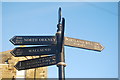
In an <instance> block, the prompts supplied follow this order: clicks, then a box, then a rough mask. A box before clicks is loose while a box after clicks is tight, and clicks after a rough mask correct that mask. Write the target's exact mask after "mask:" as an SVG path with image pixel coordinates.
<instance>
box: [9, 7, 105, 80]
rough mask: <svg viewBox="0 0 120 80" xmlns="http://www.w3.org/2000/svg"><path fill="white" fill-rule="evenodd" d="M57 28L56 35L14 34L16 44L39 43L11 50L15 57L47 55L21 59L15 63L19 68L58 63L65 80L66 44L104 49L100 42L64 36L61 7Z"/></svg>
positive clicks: (90, 48)
mask: <svg viewBox="0 0 120 80" xmlns="http://www.w3.org/2000/svg"><path fill="white" fill-rule="evenodd" d="M57 28H58V29H57V33H56V35H55V36H14V37H13V38H11V39H10V42H11V43H13V44H14V45H39V46H33V47H17V48H15V49H14V50H12V51H11V54H12V55H13V56H15V57H22V56H41V55H47V57H40V58H35V59H29V60H24V61H19V62H18V63H17V64H16V65H15V67H16V69H17V70H26V69H31V68H37V67H44V66H51V65H57V67H58V71H59V80H65V66H66V64H65V55H64V46H70V47H77V48H82V49H88V50H94V51H102V50H103V49H104V47H103V46H102V45H101V44H100V43H98V42H92V41H86V40H80V39H75V38H70V37H64V29H65V19H64V18H62V17H61V8H59V11H58V24H57Z"/></svg>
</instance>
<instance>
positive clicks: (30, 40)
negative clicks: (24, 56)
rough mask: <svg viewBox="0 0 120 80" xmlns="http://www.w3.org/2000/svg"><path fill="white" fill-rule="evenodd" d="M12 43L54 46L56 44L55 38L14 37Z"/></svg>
mask: <svg viewBox="0 0 120 80" xmlns="http://www.w3.org/2000/svg"><path fill="white" fill-rule="evenodd" d="M10 42H11V43H13V44H14V45H52V44H55V43H56V42H55V37H54V36H14V37H13V38H11V39H10Z"/></svg>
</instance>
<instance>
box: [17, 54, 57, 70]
mask: <svg viewBox="0 0 120 80" xmlns="http://www.w3.org/2000/svg"><path fill="white" fill-rule="evenodd" d="M55 64H57V60H56V56H55V55H54V56H47V57H40V58H35V59H29V60H24V61H19V62H18V63H17V64H16V65H15V68H16V69H17V70H26V69H32V68H37V67H45V66H51V65H55Z"/></svg>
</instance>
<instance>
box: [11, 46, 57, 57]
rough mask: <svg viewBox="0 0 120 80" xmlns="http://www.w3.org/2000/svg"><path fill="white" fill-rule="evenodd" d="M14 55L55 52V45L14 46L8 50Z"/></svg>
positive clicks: (37, 54) (35, 54) (36, 54)
mask: <svg viewBox="0 0 120 80" xmlns="http://www.w3.org/2000/svg"><path fill="white" fill-rule="evenodd" d="M10 53H11V54H12V55H13V56H15V57H22V56H39V55H50V54H55V53H56V47H55V46H35V47H16V48H15V49H13V50H12V51H11V52H10Z"/></svg>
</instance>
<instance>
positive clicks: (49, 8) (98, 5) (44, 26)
mask: <svg viewBox="0 0 120 80" xmlns="http://www.w3.org/2000/svg"><path fill="white" fill-rule="evenodd" d="M59 7H61V8H62V16H63V17H64V18H65V20H66V23H65V36H66V37H71V38H77V39H82V40H88V41H93V42H99V43H100V44H102V45H103V46H104V47H105V48H104V50H103V51H101V52H96V51H91V50H85V49H80V48H73V47H67V46H65V61H66V64H67V66H66V68H65V76H66V78H117V77H118V3H117V2H3V3H2V51H7V50H10V49H14V48H15V47H16V46H14V45H13V44H12V43H10V42H9V39H11V38H12V37H13V36H15V35H19V36H20V35H22V36H23V35H24V36H25V35H26V36H43V35H46V36H49V35H55V33H56V30H57V22H58V8H59ZM57 69H58V68H57V67H56V65H54V66H49V67H48V78H57V77H58V71H57Z"/></svg>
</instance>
